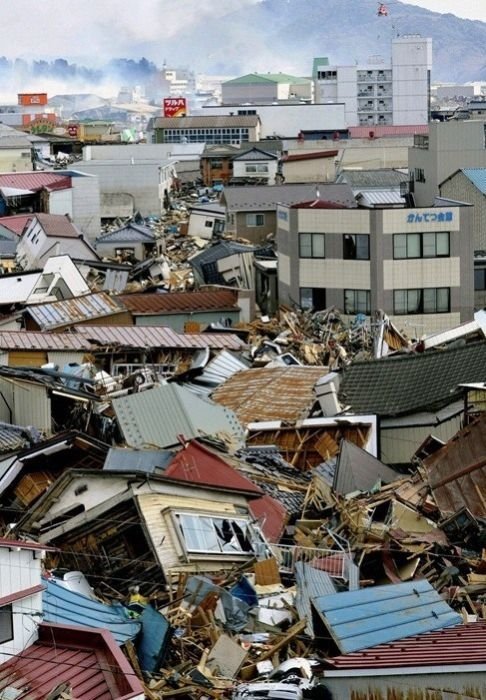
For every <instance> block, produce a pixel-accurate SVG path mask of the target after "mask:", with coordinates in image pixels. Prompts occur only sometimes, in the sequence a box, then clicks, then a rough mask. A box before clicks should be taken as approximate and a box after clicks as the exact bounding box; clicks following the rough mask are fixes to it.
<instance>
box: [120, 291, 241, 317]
mask: <svg viewBox="0 0 486 700" xmlns="http://www.w3.org/2000/svg"><path fill="white" fill-rule="evenodd" d="M119 299H121V301H122V302H123V304H124V305H125V307H126V308H127V309H128V310H129V311H132V312H133V313H134V314H157V313H178V312H181V311H189V312H191V311H206V310H208V311H209V310H220V311H223V310H228V309H234V308H235V307H236V306H237V301H238V292H237V291H236V290H233V289H221V290H216V291H214V292H207V291H202V292H169V293H166V294H121V295H120V297H119Z"/></svg>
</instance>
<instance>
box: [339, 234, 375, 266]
mask: <svg viewBox="0 0 486 700" xmlns="http://www.w3.org/2000/svg"><path fill="white" fill-rule="evenodd" d="M369 259H370V235H369V233H345V234H344V236H343V260H369Z"/></svg>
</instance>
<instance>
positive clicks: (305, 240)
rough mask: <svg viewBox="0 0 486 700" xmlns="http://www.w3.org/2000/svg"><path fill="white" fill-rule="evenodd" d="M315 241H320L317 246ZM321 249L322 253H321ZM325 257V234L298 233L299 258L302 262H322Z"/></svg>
mask: <svg viewBox="0 0 486 700" xmlns="http://www.w3.org/2000/svg"><path fill="white" fill-rule="evenodd" d="M317 241H321V243H320V244H319V245H318V244H317ZM321 248H322V252H321ZM325 257H326V234H325V233H310V232H305V231H302V232H301V233H299V258H301V259H302V260H311V259H318V260H324V259H325Z"/></svg>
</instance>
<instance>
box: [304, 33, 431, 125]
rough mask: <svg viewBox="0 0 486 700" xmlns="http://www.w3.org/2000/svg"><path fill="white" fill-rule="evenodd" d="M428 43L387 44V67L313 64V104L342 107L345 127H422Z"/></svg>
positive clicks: (377, 62)
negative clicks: (328, 104)
mask: <svg viewBox="0 0 486 700" xmlns="http://www.w3.org/2000/svg"><path fill="white" fill-rule="evenodd" d="M431 68H432V39H426V38H423V37H421V36H418V35H413V36H401V37H397V38H395V39H393V40H392V44H391V62H390V63H386V62H385V61H384V59H383V58H381V57H379V56H376V57H372V58H370V59H369V61H368V63H367V64H365V65H348V66H332V65H329V61H328V59H327V58H315V59H314V66H313V79H314V84H315V89H314V94H315V101H316V102H319V103H344V104H345V105H346V107H345V113H346V124H347V126H370V127H373V126H375V125H380V124H384V125H387V124H388V125H391V124H395V125H406V124H413V125H417V124H427V122H428V121H429V113H430V71H431Z"/></svg>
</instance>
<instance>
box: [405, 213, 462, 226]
mask: <svg viewBox="0 0 486 700" xmlns="http://www.w3.org/2000/svg"><path fill="white" fill-rule="evenodd" d="M453 220H454V212H452V211H415V212H410V213H409V214H407V224H433V223H435V222H437V223H440V222H444V223H445V222H449V223H450V222H451V221H453Z"/></svg>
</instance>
